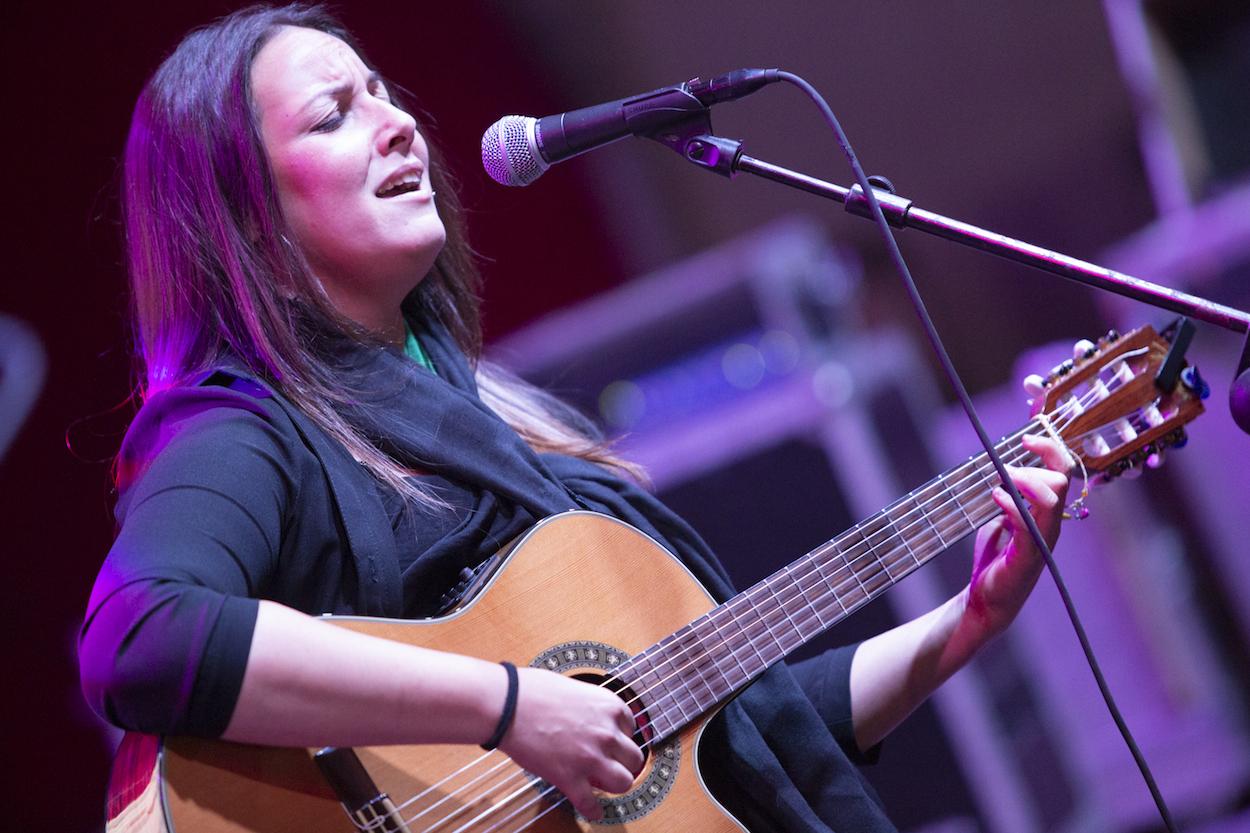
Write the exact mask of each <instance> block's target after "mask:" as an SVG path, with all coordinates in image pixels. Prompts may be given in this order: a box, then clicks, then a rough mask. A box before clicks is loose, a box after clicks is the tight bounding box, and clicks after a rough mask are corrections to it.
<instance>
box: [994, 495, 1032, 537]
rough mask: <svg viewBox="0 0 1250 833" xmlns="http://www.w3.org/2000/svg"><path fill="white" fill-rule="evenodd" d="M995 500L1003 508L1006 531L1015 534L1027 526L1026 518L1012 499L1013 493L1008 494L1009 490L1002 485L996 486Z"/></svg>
mask: <svg viewBox="0 0 1250 833" xmlns="http://www.w3.org/2000/svg"><path fill="white" fill-rule="evenodd" d="M994 502H995V503H997V504H998V508H999V509H1001V510H1003V515H1005V516H1006V517H1004V518H1003V524H1004V531H1005V532H1008V533H1010V534H1011V535H1013V536H1014V535H1015V534H1016V531H1017V530H1021V529H1024V528H1025V524H1024V518H1022V517H1020V510H1019V509H1018V508H1016V502H1015V501H1014V500H1012V499H1011V495H1009V494H1007V490H1006V489H1004V488H1003V487H1002V486H995V487H994Z"/></svg>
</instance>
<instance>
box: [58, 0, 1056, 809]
mask: <svg viewBox="0 0 1250 833" xmlns="http://www.w3.org/2000/svg"><path fill="white" fill-rule="evenodd" d="M392 95H393V91H391V90H389V89H388V88H387V86H386V84H385V82H384V80H383V79H382V78H381V76H380V75H379V74H378V73H377V72H376V71H375V70H374V69H373V68H372V67H371V66H370V65H369V64H368V63H367V62H366V61H365V60H364V59H363V58H362V57H361V54H360V52H359V50H358V49H356V48H355V47H354V45H353V42H352V41H351V39H350V37H349V36H348V35H347V34H346V33H345V32H344V31H343V30H342V29H341V27H340V26H339V25H338V24H337V23H336V22H335V21H334V20H333V19H331V18H330V17H329V16H328V15H327V14H326V13H325V12H324V11H322V10H319V9H316V8H306V7H300V6H291V7H285V8H278V9H271V8H260V7H257V8H253V9H248V10H244V11H242V12H238V13H236V14H233V15H231V16H229V17H227V18H225V19H223V20H221V21H219V22H217V23H215V24H213V25H212V26H209V27H206V28H205V29H202V30H199V31H197V32H194V33H192V34H191V35H190V36H188V37H187V39H186V40H184V41H183V43H182V44H181V45H180V46H179V48H178V50H177V51H176V52H175V53H174V54H173V55H171V56H170V57H169V58H168V59H167V60H166V61H165V63H164V64H163V65H162V66H161V68H160V69H159V70H158V71H157V73H156V74H155V75H154V76H153V78H152V79H151V81H150V82H149V84H148V85H147V87H146V88H145V89H144V91H143V93H142V95H141V97H140V99H139V102H138V104H137V106H136V110H135V114H134V120H133V123H132V128H131V133H130V137H129V140H128V145H127V150H126V162H125V194H124V197H125V205H126V239H127V250H128V262H129V269H130V275H131V280H132V292H133V297H134V318H135V323H136V333H137V342H138V347H139V353H140V358H141V363H142V378H143V380H144V382H143V384H142V392H143V399H144V405H143V407H142V408H141V409H140V412H139V414H138V415H137V416H136V418H135V421H134V423H133V425H132V427H131V429H130V431H129V432H128V435H127V438H126V441H125V443H124V445H123V448H122V450H121V453H120V454H119V457H118V465H117V477H118V484H119V495H120V496H119V502H118V507H117V517H118V522H119V532H118V536H117V539H116V541H115V543H114V545H113V548H112V550H111V552H110V554H109V557H108V559H107V561H106V563H105V564H104V566H103V568H102V570H101V573H100V576H99V578H98V580H97V583H96V587H95V590H94V592H93V594H92V598H91V602H90V606H89V610H88V615H87V618H86V622H85V624H84V627H83V631H82V636H81V665H82V680H83V687H84V691H85V693H86V696H87V698H88V700H89V701H90V702H91V703H92V704H93V706H94V707H95V708H96V709H97V710H98V711H99V712H100V713H101V714H102V715H104V716H105V717H106V718H107V719H108V720H110V721H112V722H114V723H115V724H117V725H120V726H123V727H126V728H130V729H136V730H141V731H147V732H161V733H170V734H179V733H183V734H198V735H205V736H210V737H217V736H219V737H222V738H225V739H228V740H234V741H244V742H250V743H259V744H274V745H291V746H321V745H336V746H362V745H379V744H390V743H399V744H417V743H464V744H480V743H483V742H485V741H488V742H489V743H488V745H494V744H495V743H498V745H499V748H500V749H502V750H503V751H504V752H506V753H507V754H508V755H509V756H511V757H512V758H513V759H514V760H515V761H516V762H517V763H518V764H519V765H521V766H522V767H524V768H525V769H527V770H529V771H531V772H532V773H534V774H536V775H538V776H541V777H542V778H544V779H546V780H548V781H549V782H551V783H552V784H553V785H555V786H556V787H558V788H559V789H560V790H561V791H562V792H563V793H564V794H565V795H566V796H567V797H568V798H569V800H570V801H571V802H572V804H573V805H574V806H575V807H576V809H577V810H578V811H579V812H580V813H582V814H583V815H584V816H586V817H588V818H591V819H595V818H598V817H599V815H600V807H599V804H598V802H597V800H596V798H595V794H594V792H593V791H594V790H604V791H609V792H621V791H624V790H626V789H627V788H628V787H629V785H630V784H631V782H632V780H633V777H634V775H635V774H636V773H637V772H638V771H639V769H640V767H641V765H642V756H641V753H640V752H639V749H638V748H637V746H636V745H635V744H634V742H633V741H632V740H631V737H630V736H631V733H632V731H633V728H634V724H633V719H632V717H631V715H630V711H629V709H628V708H627V707H626V706H625V705H624V704H623V703H622V701H621V700H620V699H618V698H617V697H616V696H614V695H612V694H610V693H608V692H607V691H605V690H604V689H601V688H599V687H596V686H592V685H587V684H585V683H582V682H578V681H575V680H572V679H568V678H565V677H563V676H560V675H559V674H555V673H551V672H548V671H544V670H540V669H536V668H522V669H520V671H519V673H518V674H517V676H516V678H515V679H512V677H511V674H510V672H509V670H508V669H507V668H505V667H501V665H500V664H496V663H494V662H490V661H486V660H481V659H476V658H472V657H467V656H461V655H455V654H450V653H444V652H438V651H433V650H427V649H422V648H417V647H413V646H407V645H401V644H398V643H394V642H388V641H383V640H379V639H374V638H372V637H368V636H364V635H361V634H358V633H353V632H349V631H347V630H344V629H341V628H336V627H333V626H331V625H329V624H326V623H324V622H320V621H317V620H316V619H315V618H312V617H311V616H310V615H309V614H320V613H325V612H333V613H357V614H368V615H374V616H407V617H418V616H430V615H434V614H436V613H437V612H438V611H440V610H442V609H444V608H445V607H446V606H447V605H448V604H449V603H451V602H454V601H455V600H456V598H457V594H458V593H460V592H462V591H463V588H464V586H465V584H466V583H467V580H468V579H469V578H471V577H472V575H473V571H474V568H475V567H477V566H478V565H480V564H481V563H482V562H483V560H484V559H485V558H486V557H487V556H489V555H490V554H491V553H492V552H494V551H495V550H497V549H498V548H499V547H500V546H502V545H503V544H504V543H506V542H507V541H508V540H509V539H511V538H512V537H514V536H515V535H516V534H518V533H519V532H520V531H522V530H523V529H525V528H526V527H527V526H529V525H531V524H533V523H534V522H535V521H537V520H539V519H540V518H542V517H544V516H545V515H548V514H553V513H555V512H559V511H563V510H566V509H570V508H589V509H594V510H597V511H600V512H604V513H607V514H611V515H614V516H616V517H618V518H621V519H622V520H625V521H628V522H630V523H632V524H634V525H635V526H637V527H639V528H641V529H642V530H643V531H644V532H647V533H648V534H650V535H652V536H653V537H654V538H656V539H657V540H658V541H660V542H661V543H663V544H665V545H666V546H667V547H668V548H669V549H670V550H671V551H673V552H675V553H676V554H677V555H678V556H679V557H681V559H682V560H683V561H684V562H685V563H686V564H687V566H688V567H689V568H690V569H691V570H692V571H693V572H694V573H695V575H696V576H697V577H698V578H699V579H700V580H702V581H703V583H704V584H705V585H706V586H708V587H709V589H710V590H711V591H712V592H713V593H714V594H716V595H718V596H721V597H725V596H726V595H728V594H729V593H730V592H731V591H730V588H729V585H728V582H727V579H726V577H725V575H724V572H723V570H721V568H720V567H719V565H718V564H717V563H716V562H715V560H714V558H713V557H712V556H711V554H710V553H709V552H708V551H707V548H706V546H705V545H704V544H703V543H702V541H701V540H700V539H699V538H698V537H697V535H695V534H694V533H693V532H692V531H691V530H690V529H689V528H688V527H687V526H686V525H685V524H684V523H682V522H681V520H680V519H678V518H676V517H675V516H673V515H672V513H670V512H669V511H668V510H667V509H665V508H664V507H663V506H662V505H661V504H659V503H658V501H656V500H655V499H654V498H653V497H651V496H650V495H648V494H646V493H645V492H643V491H642V490H640V489H639V488H637V487H636V486H635V485H633V484H632V483H631V482H630V480H629V479H628V477H627V476H626V475H628V474H629V471H630V469H629V467H628V465H627V464H625V463H623V462H622V461H620V460H618V459H616V458H615V457H614V456H613V455H612V454H611V452H610V450H608V449H607V448H605V447H604V446H603V445H602V444H600V443H599V442H598V441H597V439H596V438H595V436H594V435H593V433H591V431H590V430H589V429H588V428H587V427H586V426H585V425H584V424H583V423H582V421H581V420H579V419H578V418H577V417H576V416H575V415H573V414H572V413H570V412H569V411H568V410H566V409H564V408H562V407H561V406H559V405H558V403H555V402H553V401H552V400H550V399H549V398H547V397H545V396H543V395H541V394H539V393H538V392H536V391H534V390H532V389H531V388H529V387H527V386H526V385H524V384H523V383H521V382H519V381H517V380H514V379H511V378H509V377H507V376H505V375H503V374H501V373H499V372H498V371H495V370H493V369H491V368H490V367H489V366H487V365H486V364H485V363H484V362H481V361H480V360H479V358H478V352H479V347H480V338H479V331H478V319H477V308H476V301H475V295H474V290H475V285H476V274H475V272H474V270H473V266H472V263H471V260H470V258H469V256H468V254H467V252H468V250H467V246H466V244H465V241H464V237H463V232H462V230H461V227H460V222H459V213H458V208H457V204H456V201H455V194H454V191H453V190H452V188H451V187H450V185H449V183H448V181H447V175H446V172H445V171H444V170H443V168H442V167H441V166H440V165H439V163H438V159H437V157H436V156H434V155H432V153H431V151H430V148H429V146H428V144H427V142H426V139H425V137H424V136H423V135H422V133H421V131H420V130H419V129H418V127H417V125H416V123H415V121H414V119H413V117H412V116H411V115H410V114H409V113H408V112H407V111H406V110H405V109H404V108H403V107H401V106H400V105H399V104H397V103H396V101H395V100H394V99H393V98H392ZM436 193H437V197H436V196H435V194H436ZM1027 446H1028V448H1029V449H1030V450H1032V451H1034V452H1035V453H1037V454H1039V455H1040V456H1041V457H1042V459H1043V460H1044V461H1045V463H1046V465H1047V469H1020V470H1018V471H1016V472H1015V479H1016V482H1017V484H1018V485H1019V487H1020V488H1021V490H1022V491H1023V492H1024V493H1025V495H1026V496H1027V497H1028V498H1029V500H1030V502H1031V503H1032V505H1033V507H1034V509H1033V511H1034V513H1035V515H1036V517H1037V520H1038V522H1039V524H1040V526H1041V527H1042V529H1043V530H1045V531H1046V533H1047V534H1048V536H1049V537H1050V538H1051V540H1053V539H1054V538H1055V537H1056V535H1057V532H1058V517H1059V516H1058V513H1059V509H1060V507H1061V506H1062V503H1063V497H1064V494H1065V491H1066V487H1067V480H1066V477H1065V475H1064V474H1063V473H1062V472H1063V471H1065V470H1066V469H1065V462H1066V461H1065V457H1064V453H1063V452H1062V451H1061V449H1059V448H1058V447H1057V446H1055V445H1054V444H1053V443H1051V442H1049V441H1045V440H1040V439H1032V440H1028V441H1027ZM996 500H997V501H998V503H999V505H1000V506H1002V507H1003V509H1004V511H1005V515H1004V516H1003V517H1002V518H1000V519H999V520H998V521H994V522H991V523H990V524H988V525H987V526H986V527H985V528H983V530H982V532H981V534H980V535H979V536H978V541H977V548H976V559H975V566H974V573H973V579H972V581H971V583H970V584H969V586H968V588H967V589H965V591H964V592H962V593H961V594H959V595H958V596H957V597H955V598H953V599H951V600H950V601H949V602H947V603H946V604H944V605H943V606H941V607H940V608H938V609H936V610H934V611H933V612H931V613H929V614H927V615H926V616H924V617H921V618H920V619H918V620H915V621H913V622H910V623H908V624H905V625H903V626H901V627H899V628H896V629H894V630H892V631H890V632H888V633H885V634H882V635H880V636H878V637H876V638H874V639H871V640H869V641H867V642H865V643H863V644H862V645H859V646H857V647H850V648H847V649H842V650H839V651H834V652H831V653H830V654H829V655H827V656H825V657H822V658H819V659H817V660H814V661H809V662H807V663H803V664H800V665H797V666H796V667H795V668H794V670H793V671H792V670H791V669H789V668H787V667H786V666H785V665H784V664H782V665H780V666H777V667H774V668H773V669H771V670H770V671H768V672H767V673H766V674H764V676H763V677H762V678H761V679H760V680H758V681H757V682H756V683H755V684H754V685H753V686H751V687H750V688H749V689H747V691H746V692H744V693H743V695H741V696H740V697H739V698H738V699H737V700H735V701H734V702H733V703H731V704H730V706H729V707H727V708H726V709H725V712H724V714H723V717H721V718H718V723H717V724H716V729H715V731H714V732H712V733H710V734H713V735H714V737H713V738H712V739H711V740H710V741H709V742H711V743H714V744H716V745H717V750H718V754H717V755H716V756H715V759H716V760H717V762H718V766H717V767H716V769H717V770H718V772H716V773H714V775H715V776H716V777H718V778H719V779H721V780H722V781H724V782H725V783H727V784H729V785H730V786H733V787H736V788H737V789H736V790H733V791H732V792H733V794H734V795H737V796H739V797H738V798H737V799H736V800H735V805H734V806H731V808H730V809H731V810H733V811H734V812H735V814H736V815H738V816H739V818H741V819H743V820H744V821H745V822H746V823H748V824H749V825H751V826H755V825H756V824H758V825H759V826H760V827H768V828H782V829H788V830H804V829H815V830H822V829H830V828H832V827H837V828H838V829H857V830H889V829H892V827H891V826H890V825H889V822H888V821H887V820H886V818H885V816H884V814H883V813H882V811H881V810H880V808H879V807H878V806H877V805H876V803H875V801H873V799H872V798H870V797H869V794H868V792H867V791H866V789H865V787H864V786H863V783H862V781H861V779H860V778H859V777H858V774H857V772H856V771H855V769H854V767H853V766H851V765H850V763H849V762H848V758H847V756H848V755H850V756H851V757H859V756H861V755H862V752H861V750H870V749H872V748H873V747H875V746H876V745H877V744H878V743H879V742H880V741H881V740H882V738H884V737H885V735H886V734H888V733H889V731H890V730H891V729H892V728H893V727H894V726H896V725H897V724H898V723H899V722H900V721H901V720H902V719H903V718H904V717H905V716H906V715H907V714H909V713H910V712H911V711H912V710H913V709H914V708H915V707H916V706H917V705H919V703H921V702H922V701H923V700H924V698H925V697H927V696H928V695H929V694H930V693H931V692H932V691H933V690H934V689H935V688H936V687H937V686H938V685H940V684H941V682H942V681H944V680H945V679H946V678H947V677H949V676H950V674H952V673H953V672H954V671H955V670H957V669H958V668H960V667H961V666H962V665H964V664H965V663H966V662H967V661H968V660H969V659H970V658H971V656H972V655H973V654H975V653H976V651H977V650H978V649H979V648H980V647H981V646H982V645H984V644H985V643H986V642H987V641H988V640H989V639H991V638H993V636H995V635H996V634H997V633H999V632H1000V631H1001V630H1002V629H1003V628H1004V627H1006V625H1007V624H1008V623H1009V622H1010V621H1011V620H1012V619H1013V618H1014V616H1015V615H1016V613H1017V611H1018V610H1019V608H1020V605H1021V604H1022V603H1023V601H1024V599H1025V598H1026V596H1027V595H1028V593H1029V591H1030V589H1031V588H1032V586H1033V584H1034V582H1035V581H1036V578H1037V576H1038V574H1039V572H1040V563H1039V558H1038V555H1037V553H1036V552H1035V551H1034V549H1033V547H1032V545H1031V544H1030V542H1029V541H1028V539H1027V535H1023V534H1018V531H1019V530H1021V528H1022V524H1021V522H1020V519H1019V517H1018V516H1017V515H1016V513H1015V509H1014V507H1013V506H1011V505H1010V502H1009V501H1008V500H1007V499H1006V498H1005V496H1004V495H1002V494H1001V493H999V494H997V495H996ZM512 695H515V711H514V713H513V711H512V709H510V708H509V707H508V706H507V702H508V700H509V699H510V697H511V696H512ZM722 797H723V796H722Z"/></svg>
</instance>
